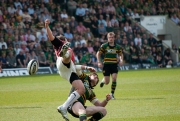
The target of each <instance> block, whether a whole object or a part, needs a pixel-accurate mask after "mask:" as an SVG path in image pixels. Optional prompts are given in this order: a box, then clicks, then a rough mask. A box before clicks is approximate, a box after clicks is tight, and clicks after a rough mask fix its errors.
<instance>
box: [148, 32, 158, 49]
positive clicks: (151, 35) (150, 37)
mask: <svg viewBox="0 0 180 121" xmlns="http://www.w3.org/2000/svg"><path fill="white" fill-rule="evenodd" d="M148 43H149V45H150V46H151V47H155V46H156V45H157V40H156V39H155V38H154V37H153V34H149V38H148Z"/></svg>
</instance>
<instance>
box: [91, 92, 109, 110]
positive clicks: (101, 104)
mask: <svg viewBox="0 0 180 121" xmlns="http://www.w3.org/2000/svg"><path fill="white" fill-rule="evenodd" d="M111 98H112V96H111V95H110V94H107V95H106V99H105V100H103V101H102V102H100V101H99V100H97V101H96V102H95V103H94V105H95V106H101V107H105V106H106V105H107V103H108V101H109V100H111Z"/></svg>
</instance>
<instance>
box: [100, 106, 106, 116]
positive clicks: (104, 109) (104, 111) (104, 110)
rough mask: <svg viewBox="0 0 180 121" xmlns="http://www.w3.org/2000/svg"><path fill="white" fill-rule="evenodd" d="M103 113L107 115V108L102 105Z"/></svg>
mask: <svg viewBox="0 0 180 121" xmlns="http://www.w3.org/2000/svg"><path fill="white" fill-rule="evenodd" d="M101 113H102V114H103V115H104V116H105V115H106V114H107V110H106V108H105V107H102V109H101Z"/></svg>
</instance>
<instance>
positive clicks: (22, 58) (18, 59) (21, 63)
mask: <svg viewBox="0 0 180 121" xmlns="http://www.w3.org/2000/svg"><path fill="white" fill-rule="evenodd" d="M16 62H17V67H18V68H26V59H25V56H24V53H23V51H22V50H21V51H20V52H19V54H18V55H17V56H16Z"/></svg>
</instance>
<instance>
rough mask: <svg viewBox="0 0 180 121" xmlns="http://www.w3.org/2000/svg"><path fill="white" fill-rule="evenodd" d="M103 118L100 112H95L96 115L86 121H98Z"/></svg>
mask: <svg viewBox="0 0 180 121" xmlns="http://www.w3.org/2000/svg"><path fill="white" fill-rule="evenodd" d="M103 117H104V115H103V114H102V113H101V112H97V113H95V114H93V116H92V117H91V118H90V119H88V121H99V120H100V119H102V118H103Z"/></svg>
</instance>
